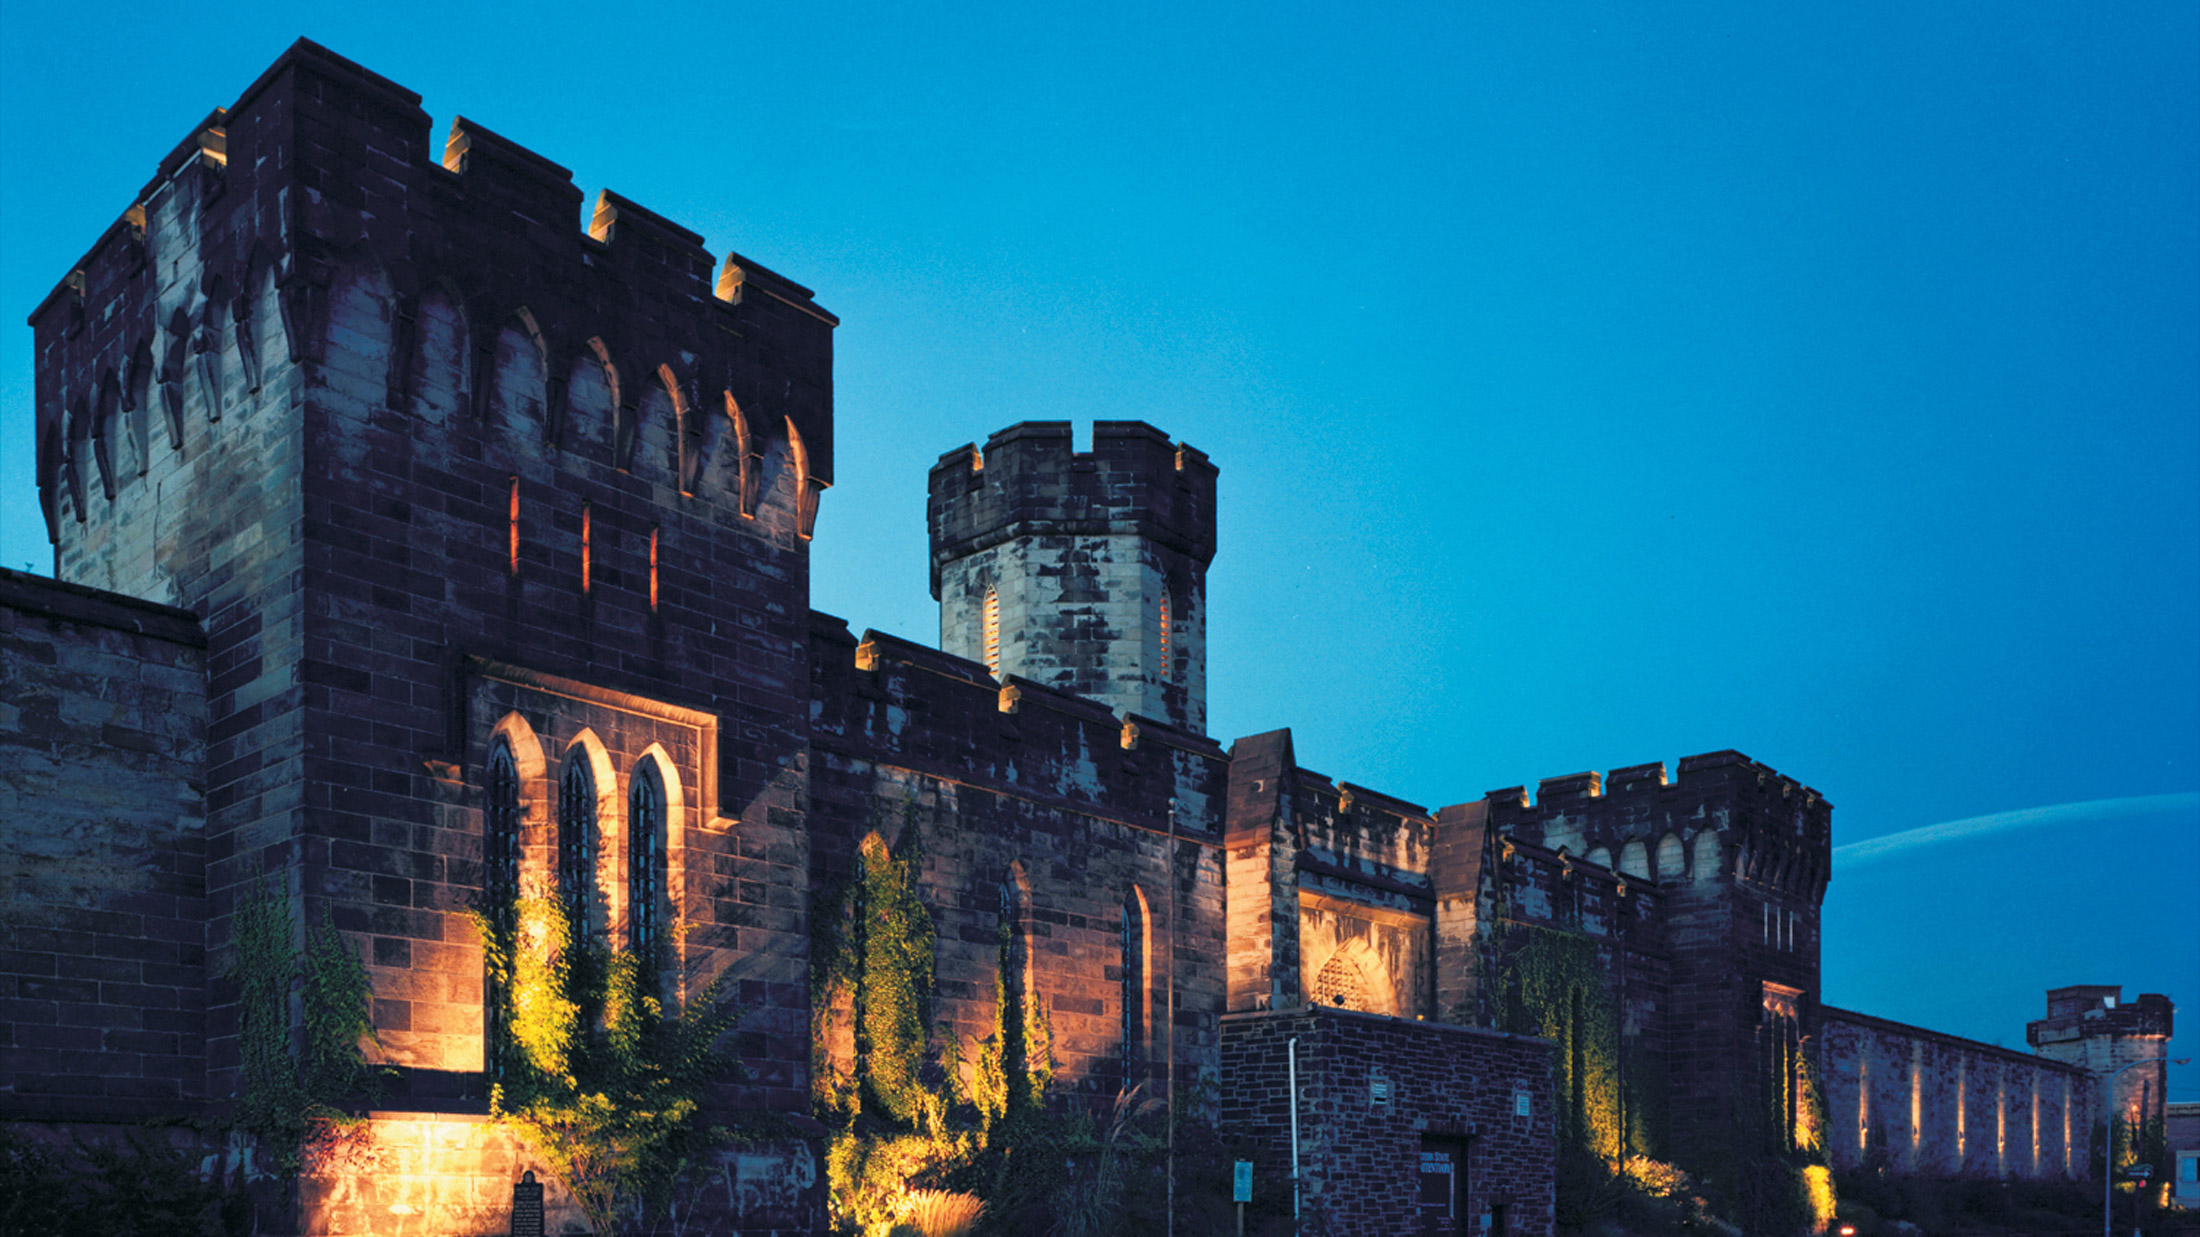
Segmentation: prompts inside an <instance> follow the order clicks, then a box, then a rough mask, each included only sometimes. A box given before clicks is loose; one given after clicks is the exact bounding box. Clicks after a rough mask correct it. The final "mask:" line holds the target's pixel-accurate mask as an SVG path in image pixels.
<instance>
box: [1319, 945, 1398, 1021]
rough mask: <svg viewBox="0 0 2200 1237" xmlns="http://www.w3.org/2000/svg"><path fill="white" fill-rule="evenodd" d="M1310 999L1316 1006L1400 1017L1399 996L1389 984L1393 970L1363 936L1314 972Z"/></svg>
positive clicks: (1324, 962)
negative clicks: (1384, 963)
mask: <svg viewBox="0 0 2200 1237" xmlns="http://www.w3.org/2000/svg"><path fill="white" fill-rule="evenodd" d="M1308 999H1309V1000H1310V1001H1312V1002H1313V1003H1314V1004H1316V1005H1330V1006H1335V1007H1337V1008H1340V1009H1357V1010H1360V1011H1363V1012H1365V1013H1370V1014H1390V1015H1392V1016H1396V1015H1397V1013H1398V994H1397V992H1396V991H1395V990H1394V987H1393V985H1392V984H1391V982H1390V968H1389V967H1387V966H1385V965H1383V960H1382V958H1381V956H1380V955H1378V954H1377V953H1376V952H1375V949H1374V947H1373V946H1371V945H1369V944H1368V942H1367V938H1366V937H1364V936H1355V937H1353V938H1351V939H1350V940H1347V941H1345V942H1343V943H1342V944H1340V945H1338V946H1337V948H1336V949H1335V950H1334V951H1333V952H1331V953H1330V955H1329V957H1328V958H1327V959H1325V960H1323V962H1322V965H1321V969H1320V970H1317V971H1315V972H1314V988H1313V991H1312V992H1310V993H1308Z"/></svg>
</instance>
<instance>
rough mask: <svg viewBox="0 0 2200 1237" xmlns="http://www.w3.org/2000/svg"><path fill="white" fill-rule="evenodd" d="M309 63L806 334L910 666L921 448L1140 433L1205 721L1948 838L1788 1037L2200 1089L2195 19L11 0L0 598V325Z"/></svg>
mask: <svg viewBox="0 0 2200 1237" xmlns="http://www.w3.org/2000/svg"><path fill="white" fill-rule="evenodd" d="M309 12H310V13H311V16H307V15H306V14H307V13H309ZM301 33H303V34H307V35H310V36H311V37H313V38H315V39H317V40H319V41H321V42H323V43H325V44H327V45H329V46H330V47H332V48H334V49H336V50H337V51H339V52H341V53H343V54H345V55H348V56H350V57H352V58H354V59H357V60H359V61H361V62H363V63H365V64H367V65H368V66H370V67H372V68H374V69H376V70H377V71H379V72H381V73H383V74H385V75H387V76H389V77H391V78H394V79H395V80H397V81H398V82H401V83H403V84H404V85H406V86H409V87H411V88H413V89H415V90H418V91H420V92H421V93H422V94H423V95H425V96H426V99H425V106H426V107H427V109H428V111H429V112H430V114H431V115H433V116H434V117H435V118H436V126H437V134H438V140H439V141H440V135H441V133H442V132H443V131H444V130H446V129H447V128H448V126H449V124H450V120H451V118H452V116H453V115H454V114H458V113H464V114H466V115H468V116H470V117H473V118H475V119H477V120H479V121H480V122H481V123H483V124H485V125H488V126H490V127H491V128H494V129H495V130H497V131H498V132H500V133H502V134H505V135H507V136H509V137H512V138H514V139H515V140H518V141H520V142H523V143H526V144H528V145H530V146H532V147H534V148H535V149H536V150H539V151H540V152H542V153H543V154H545V155H547V156H548V157H550V158H552V159H555V160H557V161H559V162H561V163H563V164H565V165H567V166H569V167H571V168H573V169H575V173H576V176H577V179H578V180H579V181H580V183H581V185H582V186H583V187H584V188H585V189H587V190H588V191H589V192H590V194H591V196H592V195H593V193H594V191H595V190H596V189H598V188H601V187H605V186H608V187H611V188H614V189H616V190H617V191H619V192H621V193H623V194H626V195H627V196H629V197H632V198H634V199H636V200H638V201H640V202H642V203H644V204H645V205H647V206H649V207H651V208H653V209H655V210H657V211H660V212H662V213H664V214H666V215H669V216H670V217H672V218H673V219H676V220H679V221H681V222H683V223H686V224H688V225H689V226H691V227H693V228H695V229H697V230H698V231H700V232H702V233H704V234H705V235H706V236H707V237H708V238H709V242H710V244H711V246H712V247H713V249H714V250H716V251H719V252H723V251H724V250H725V249H728V248H738V249H739V250H740V251H742V252H743V253H745V254H748V255H750V256H751V257H753V258H755V259H756V260H758V261H761V262H763V263H765V264H767V265H769V266H772V267H774V268H776V269H778V270H780V271H782V272H784V273H786V274H787V275H789V276H791V277H793V278H795V279H798V280H800V281H802V282H803V283H806V284H809V285H810V286H812V287H814V288H816V289H817V290H818V294H819V299H820V301H821V302H822V303H823V304H825V305H826V306H828V307H830V308H831V309H833V310H835V311H836V312H838V313H839V314H840V315H841V316H842V317H843V319H844V321H845V325H844V326H843V327H842V328H841V330H840V332H839V335H838V340H837V350H838V384H839V385H838V417H839V422H838V423H839V426H840V430H839V458H838V484H837V485H836V487H835V488H834V489H833V490H832V492H831V493H829V494H827V495H826V497H825V500H824V505H823V514H822V516H821V518H820V520H819V526H818V537H817V540H816V542H815V548H814V557H815V564H816V585H815V604H816V605H817V606H818V607H819V608H820V609H824V610H828V611H831V612H834V613H837V614H840V615H843V616H845V617H847V618H849V619H850V620H851V621H852V622H853V623H854V624H855V625H856V626H857V627H858V628H859V629H861V628H863V627H867V626H868V627H876V628H879V629H881V630H886V631H893V632H897V633H900V634H904V635H909V636H914V637H918V638H922V639H926V640H930V639H932V638H933V636H934V634H935V633H936V630H937V628H936V618H935V611H934V609H933V605H932V602H931V600H930V598H929V597H928V596H927V595H926V589H925V565H924V559H925V532H924V475H925V468H926V467H927V465H928V464H929V463H930V461H931V460H932V459H933V458H934V457H935V456H936V455H937V454H938V453H940V452H941V451H944V450H946V449H948V448H950V447H953V446H955V445H956V444H958V443H962V442H965V441H969V440H972V439H982V438H983V437H984V436H985V434H986V433H988V432H989V431H991V430H993V429H996V428H999V427H1000V426H1002V425H1005V424H1008V423H1010V422H1013V421H1016V420H1021V419H1026V418H1047V419H1070V420H1075V421H1077V422H1079V423H1080V424H1089V422H1090V421H1091V420H1093V419H1095V418H1144V419H1147V420H1150V421H1152V422H1154V423H1155V424H1157V425H1159V426H1161V427H1163V428H1164V429H1166V430H1168V431H1170V432H1171V433H1173V434H1176V435H1178V436H1180V437H1182V438H1184V439H1186V440H1189V441H1190V442H1192V443H1194V444H1195V445H1197V446H1199V447H1201V448H1203V449H1204V450H1206V451H1208V452H1210V453H1211V454H1212V455H1213V457H1214V458H1215V460H1216V462H1217V463H1218V464H1219V465H1220V466H1221V468H1222V482H1221V484H1222V511H1221V521H1222V525H1221V551H1220V554H1219V556H1218V558H1217V560H1216V562H1215V565H1214V570H1213V574H1212V577H1211V582H1210V608H1211V614H1210V620H1209V633H1210V640H1211V647H1212V649H1213V652H1212V654H1211V686H1210V696H1211V714H1212V717H1211V720H1212V729H1213V731H1214V733H1215V734H1216V735H1218V736H1219V737H1221V738H1223V739H1225V740H1228V739H1229V738H1232V737H1235V736H1238V735H1243V734H1247V733H1251V732H1254V731H1258V730H1264V729H1268V728H1271V727H1275V726H1281V725H1289V726H1292V727H1293V728H1294V729H1295V733H1296V735H1297V741H1298V751H1299V755H1300V758H1301V759H1302V760H1303V761H1304V762H1305V763H1306V764H1308V765H1309V766H1311V767H1313V768H1317V769H1320V770H1322V771H1324V772H1326V773H1329V774H1331V775H1333V776H1337V777H1342V778H1349V779H1351V780H1354V781H1358V782H1363V783H1366V784H1369V785H1372V786H1376V787H1379V788H1382V789H1385V790H1388V791H1391V792H1393V793H1396V794H1400V795H1403V796H1405V797H1407V798H1411V799H1414V800H1417V801H1420V802H1424V803H1427V804H1430V805H1438V804H1443V803H1451V802H1457V801H1460V800H1463V799H1469V798H1473V797H1475V796H1478V795H1480V794H1481V793H1482V792H1484V791H1486V790H1489V789H1491V788H1493V787H1498V786H1507V785H1512V784H1516V783H1520V782H1523V781H1526V782H1533V781H1534V780H1535V779H1537V778H1539V777H1546V776H1552V775H1557V774H1562V773H1568V772H1572V771H1575V770H1578V769H1583V768H1610V767H1612V766H1615V765H1622V764H1631V763H1635V762H1639V761H1644V760H1655V759H1660V758H1663V759H1666V760H1674V759H1677V758H1678V757H1680V756H1683V755H1686V754H1690V753H1694V752H1700V751H1709V750H1714V749H1718V748H1723V747H1735V748H1740V749H1742V750H1744V751H1746V752H1748V753H1749V754H1750V755H1752V756H1754V757H1756V758H1758V759H1760V760H1763V761H1765V762H1767V763H1769V764H1772V765H1774V766H1776V767H1778V768H1779V769H1781V770H1783V771H1785V772H1788V773H1790V774H1792V775H1794V776H1796V777H1799V778H1801V779H1802V780H1804V781H1805V782H1808V783H1809V784H1811V785H1812V786H1815V787H1817V788H1818V789H1819V790H1821V791H1823V792H1824V793H1825V794H1826V795H1827V796H1828V797H1829V798H1830V799H1831V800H1832V801H1833V803H1834V804H1835V806H1836V812H1835V817H1834V820H1835V829H1836V841H1837V842H1839V843H1843V844H1848V843H1854V842H1858V841H1861V840H1865V839H1870V838H1874V837H1879V836H1882V835H1887V834H1892V833H1897V832H1901V831H1906V830H1911V829H1918V828H1923V827H1926V826H1931V825H1936V824H1940V823H1944V822H1949V821H1957V820H1970V819H1973V818H1979V817H1995V818H1996V819H1997V820H1998V821H1999V822H2000V827H1999V828H1998V829H1996V828H1987V829H1984V830H1983V831H1980V830H1970V831H1965V830H1956V831H1953V832H1952V834H1950V835H1949V836H1944V837H1940V838H1939V840H1933V839H1934V837H1935V835H1926V837H1925V840H1923V841H1921V842H1917V844H1913V845H1905V846H1902V847H1896V848H1892V849H1891V850H1889V849H1882V850H1881V851H1880V852H1878V853H1877V854H1868V853H1867V854H1863V855H1862V856H1861V857H1858V856H1859V852H1854V851H1851V852H1845V853H1844V858H1843V860H1842V861H1841V862H1840V863H1837V866H1836V877H1835V881H1834V885H1833V888H1832V892H1831V893H1830V894H1829V897H1828V901H1827V916H1826V919H1827V928H1826V942H1827V943H1826V948H1825V959H1826V997H1827V999H1828V1000H1829V1001H1831V1002H1833V1003H1836V1004H1841V1005H1847V1006H1852V1007H1860V1008H1864V1009H1867V1010H1871V1011H1873V1012H1877V1013H1880V1014H1883V1015H1885V1016H1888V1017H1893V1018H1898V1019H1905V1020H1911V1021H1922V1022H1926V1023H1928V1024H1930V1025H1934V1026H1937V1027H1940V1028H1943V1029H1946V1030H1951V1031H1955V1032H1958V1033H1963V1034H1969V1035H1975V1036H1979V1037H1982V1038H1989V1039H1993V1038H1999V1039H2001V1040H2003V1041H2004V1042H2007V1043H2010V1044H2021V1043H2022V1039H2023V1034H2024V1029H2023V1021H2024V1019H2026V1018H2028V1017H2036V1016H2038V1015H2039V1013H2040V1012H2041V991H2042V990H2043V989H2045V988H2046V987H2048V986H2050V985H2059V984H2066V983H2082V982H2109V983H2116V982H2121V983H2124V984H2127V985H2129V986H2130V987H2131V989H2132V990H2133V991H2134V992H2135V991H2137V990H2139V989H2146V990H2160V991H2166V992H2169V993H2170V994H2171V995H2172V996H2173V998H2175V999H2177V1000H2179V1001H2181V1002H2183V1003H2184V1005H2185V1007H2186V1010H2187V1011H2188V1013H2187V1015H2186V1017H2185V1025H2186V1027H2187V1028H2188V1030H2187V1031H2186V1032H2185V1033H2184V1034H2182V1035H2180V1036H2179V1040H2180V1041H2181V1042H2180V1045H2179V1051H2191V1049H2190V1047H2189V1046H2190V1045H2194V1044H2200V910H2196V903H2200V898H2196V897H2195V894H2194V891H2195V890H2196V889H2200V797H2196V795H2195V792H2196V791H2200V7H2195V6H2194V5H2191V4H2188V3H2168V2H2165V3H2130V4H2112V5H2074V4H2055V5H2038V4H2013V3H1993V4H1975V5H1964V4H1933V5H1915V4H1906V3H1905V4H1850V5H1832V6H1794V5H1778V6H1766V5H1755V4H1733V5H1727V6H1711V5H1693V6H1678V5H1634V4H1548V3H1534V4H1530V3H1505V4H1484V3H1452V4H1444V5H1425V6H1411V5H1397V4H1373V5H1359V6H1350V7H1349V8H1348V7H1347V6H1341V5H1338V6H1311V5H1305V4H1294V3H1283V4H1275V3H1270V4H1263V5H1258V6H1253V5H1247V6H1243V7H1230V8H1226V7H1213V6H1199V5H1182V4H1171V5H1146V4H1139V3H1121V4H1110V5H1105V6H1101V5H1028V4H1023V5H1003V6H997V7H993V8H989V9H984V8H977V7H964V6H952V5H950V6H913V5H906V4H897V5H881V6H859V5H830V6H828V5H790V4H776V5H770V6H750V5H738V4H726V5H692V6H678V5H670V4H650V5H634V6H625V7H621V6H605V5H600V4H592V5H585V6H583V5H573V6H569V7H568V6H562V5H559V4H556V3H548V4H530V5H510V6H495V7H493V8H491V7H488V6H483V7H482V8H480V9H478V10H477V9H471V8H469V7H468V6H464V5H457V4H438V5H432V6H430V5H404V4H376V5H355V6H334V5H331V6H315V7H314V8H313V9H311V10H307V9H303V8H299V9H293V8H292V7H291V6H274V5H265V4H255V3H250V2H241V3H236V4H230V5H226V6H223V7H222V8H221V9H220V10H219V11H218V12H214V11H208V12H202V13H198V14H196V15H195V16H192V17H190V18H188V19H178V18H177V16H176V11H175V9H174V8H173V6H171V5H149V4H138V3H127V2H125V3H109V4H101V5H91V4H74V5H65V4H51V3H46V4H30V3H22V2H17V3H9V4H7V5H5V6H4V7H0V123H4V131H5V132H6V134H7V135H8V136H7V140H6V141H5V142H0V561H4V562H6V563H8V564H9V565H15V566H19V565H22V564H25V563H30V564H34V565H35V566H36V567H37V568H38V569H39V570H42V571H43V570H47V569H48V568H49V566H50V557H49V554H48V549H47V545H46V541H45V536H44V532H43V530H42V528H41V526H40V524H39V520H38V516H37V511H36V505H35V502H34V499H33V489H32V476H31V458H32V456H31V436H30V425H31V407H30V390H31V384H30V372H29V371H30V340H29V335H28V332H27V330H26V328H25V327H24V326H23V324H22V323H23V317H24V315H26V314H28V312H29V311H30V309H31V308H32V307H33V306H34V305H35V304H36V303H37V301H38V300H39V298H40V297H41V296H43V295H44V294H45V292H46V291H47V290H48V289H49V288H50V287H51V286H52V285H53V284H54V283H55V282H56V281H58V280H59V279H60V278H61V277H62V276H63V275H64V274H66V272H67V271H68V269H69V264H70V263H71V262H72V261H73V260H74V259H75V258H76V257H77V255H78V254H80V253H81V252H82V251H83V250H84V249H85V248H86V247H87V246H88V245H89V244H90V243H91V241H92V239H93V238H94V237H96V236H97V235H98V233H99V231H100V229H101V228H102V227H104V226H105V225H106V224H107V223H108V222H109V221H111V220H112V219H113V218H114V217H115V216H116V215H117V214H118V213H120V212H121V211H122V210H123V209H124V208H125V207H127V206H128V205H130V203H131V200H132V195H133V194H134V193H135V192H136V190H137V189H138V188H139V187H140V186H141V185H142V184H143V183H144V182H145V180H146V179H147V177H148V176H149V175H150V174H151V171H152V168H153V164H154V161H155V160H156V159H158V158H159V157H160V155H161V154H163V153H164V152H166V151H167V150H168V149H169V148H170V147H171V146H172V145H173V144H174V143H175V142H176V141H178V140H179V139H181V138H182V137H183V136H184V135H185V133H186V131H187V130H188V128H189V126H190V125H191V124H192V123H193V122H194V121H196V120H197V119H198V118H199V117H201V116H202V115H204V114H205V112H206V111H207V110H208V109H209V108H211V107H213V106H215V105H218V104H226V103H227V102H229V101H230V100H232V99H233V98H235V96H236V95H237V93H238V92H239V91H240V90H242V88H243V87H244V86H245V85H246V84H247V83H248V82H250V81H251V80H252V79H253V78H254V77H255V76H256V75H257V74H258V73H259V72H260V70H261V69H262V68H264V67H265V66H266V64H267V63H268V62H269V61H271V60H272V59H273V58H274V57H275V56H276V55H278V54H279V53H280V52H281V51H282V49H283V48H284V47H285V46H287V45H288V44H289V42H290V41H291V40H292V39H293V38H294V37H296V36H297V35H299V34H301ZM574 226H575V227H576V228H578V227H580V226H581V221H580V220H578V219H576V220H575V221H574ZM2126 800H2137V802H2110V801H2126ZM2068 804H2080V805H2087V806H2084V807H2080V808H2072V809H2065V810H2062V811H2059V812H2058V811H2048V812H2038V811H2033V809H2042V808H2054V807H2056V806H2057V805H2068ZM2012 813H2014V814H2015V815H2013V816H2008V815H2003V814H2012ZM1990 823H1992V822H1990ZM2176 1090H2177V1092H2178V1093H2179V1095H2180V1098H2186V1099H2200V1068H2191V1069H2186V1070H2182V1071H2179V1073H2178V1082H2177V1085H2176Z"/></svg>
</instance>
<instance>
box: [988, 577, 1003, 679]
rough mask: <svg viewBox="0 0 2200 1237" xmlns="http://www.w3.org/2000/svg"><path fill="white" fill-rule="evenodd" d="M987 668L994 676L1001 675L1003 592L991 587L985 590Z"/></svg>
mask: <svg viewBox="0 0 2200 1237" xmlns="http://www.w3.org/2000/svg"><path fill="white" fill-rule="evenodd" d="M985 668H986V670H987V671H988V672H990V673H991V674H992V675H993V677H994V678H999V677H1001V594H1000V590H998V589H990V588H989V589H987V590H986V591H985Z"/></svg>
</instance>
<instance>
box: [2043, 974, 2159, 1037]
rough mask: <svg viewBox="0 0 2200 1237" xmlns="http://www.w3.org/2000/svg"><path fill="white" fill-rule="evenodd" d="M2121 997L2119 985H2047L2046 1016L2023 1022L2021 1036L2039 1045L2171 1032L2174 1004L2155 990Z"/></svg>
mask: <svg viewBox="0 0 2200 1237" xmlns="http://www.w3.org/2000/svg"><path fill="white" fill-rule="evenodd" d="M2123 997H2124V989H2123V986H2122V985H2121V984H2078V985H2074V986H2071V987H2067V988H2050V989H2049V990H2048V992H2047V1017H2045V1018H2041V1019H2039V1020H2038V1021H2035V1022H2030V1023H2027V1024H2025V1028H2024V1032H2025V1039H2026V1040H2027V1041H2029V1042H2030V1043H2031V1044H2032V1045H2033V1047H2035V1048H2040V1047H2041V1046H2042V1045H2051V1044H2063V1043H2068V1042H2070V1041H2073V1040H2085V1039H2098V1038H2114V1039H2121V1038H2125V1037H2132V1036H2138V1037H2147V1038H2152V1037H2155V1036H2160V1037H2162V1038H2164V1039H2166V1038H2168V1037H2169V1036H2170V1035H2171V1033H2172V1032H2173V1030H2174V1028H2175V1025H2176V1018H2175V1016H2176V1013H2177V1007H2176V1006H2175V1005H2173V1004H2171V1002H2170V999H2169V998H2168V997H2166V996H2164V995H2162V994H2161V993H2159V992H2148V993H2144V994H2142V995H2141V996H2140V997H2139V999H2137V1000H2135V1001H2130V1002H2126V1001H2125V1000H2124V999H2123Z"/></svg>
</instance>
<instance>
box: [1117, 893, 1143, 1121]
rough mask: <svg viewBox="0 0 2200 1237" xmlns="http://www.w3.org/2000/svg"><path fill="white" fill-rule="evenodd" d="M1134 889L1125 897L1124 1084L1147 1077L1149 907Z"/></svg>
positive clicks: (1133, 1082)
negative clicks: (1147, 925)
mask: <svg viewBox="0 0 2200 1237" xmlns="http://www.w3.org/2000/svg"><path fill="white" fill-rule="evenodd" d="M1145 901H1146V900H1145V899H1144V898H1143V897H1141V896H1140V895H1139V892H1138V890H1137V889H1135V888H1133V889H1132V890H1131V892H1130V894H1129V896H1127V897H1125V898H1124V899H1123V1085H1124V1086H1125V1087H1130V1086H1135V1085H1137V1084H1138V1083H1139V1082H1141V1081H1143V1080H1144V1078H1145V1076H1146V989H1147V986H1148V985H1147V982H1146V970H1147V955H1146V906H1145Z"/></svg>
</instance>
